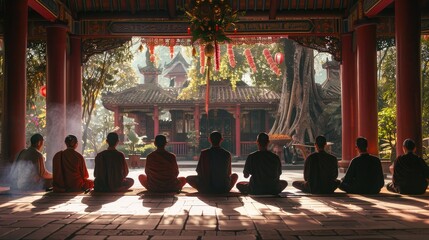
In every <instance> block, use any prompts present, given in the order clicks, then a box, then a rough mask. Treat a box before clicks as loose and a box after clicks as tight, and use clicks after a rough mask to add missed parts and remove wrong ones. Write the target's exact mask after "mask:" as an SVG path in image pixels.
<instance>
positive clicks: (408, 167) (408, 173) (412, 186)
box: [392, 152, 429, 194]
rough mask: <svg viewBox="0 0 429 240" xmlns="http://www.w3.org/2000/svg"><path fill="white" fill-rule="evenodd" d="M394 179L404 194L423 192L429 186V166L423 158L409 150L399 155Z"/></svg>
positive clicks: (395, 164) (395, 163) (394, 169)
mask: <svg viewBox="0 0 429 240" xmlns="http://www.w3.org/2000/svg"><path fill="white" fill-rule="evenodd" d="M393 166H394V167H393V177H392V181H393V183H394V185H395V186H398V188H399V192H400V193H404V194H422V193H424V192H426V188H427V187H428V182H427V179H428V178H429V176H428V166H427V165H426V163H425V162H424V161H423V159H422V158H420V157H419V156H417V155H415V154H413V153H412V152H408V153H407V154H404V155H401V156H399V157H398V158H397V159H396V160H395V162H394V165H393Z"/></svg>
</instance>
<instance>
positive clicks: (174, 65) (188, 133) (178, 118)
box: [102, 52, 280, 157]
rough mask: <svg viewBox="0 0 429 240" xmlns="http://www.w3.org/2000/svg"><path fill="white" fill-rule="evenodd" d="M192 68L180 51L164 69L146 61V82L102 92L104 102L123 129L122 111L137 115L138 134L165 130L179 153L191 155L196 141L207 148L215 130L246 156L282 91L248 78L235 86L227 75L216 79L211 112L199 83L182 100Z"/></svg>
mask: <svg viewBox="0 0 429 240" xmlns="http://www.w3.org/2000/svg"><path fill="white" fill-rule="evenodd" d="M147 59H148V58H147ZM188 67H189V63H187V62H186V60H185V59H184V58H183V56H182V54H181V53H180V52H179V53H178V54H177V55H176V56H175V57H174V59H173V60H172V61H171V62H170V63H168V64H166V65H165V67H164V70H163V71H162V73H161V72H160V70H159V69H157V68H156V67H154V66H153V63H151V62H150V61H147V65H146V67H144V68H140V69H139V70H140V73H142V74H143V75H144V79H145V82H144V84H139V85H137V86H135V87H132V88H129V89H126V90H124V91H121V92H116V93H108V94H106V95H104V96H103V97H102V101H103V105H104V106H105V107H106V108H107V109H108V110H110V111H113V112H114V114H115V126H118V127H119V128H120V129H121V130H120V132H121V133H122V134H124V131H123V130H124V126H123V116H127V117H130V118H133V119H134V122H136V123H137V125H136V127H135V131H136V133H137V134H138V135H146V136H147V137H148V139H149V140H152V139H154V137H155V136H156V135H157V134H165V135H167V136H168V139H169V148H170V150H171V151H172V152H174V153H175V154H176V155H177V156H178V157H182V156H189V155H190V154H191V149H192V148H191V146H192V145H193V144H192V143H191V142H192V141H196V143H197V144H195V145H198V146H199V149H202V148H206V147H209V146H210V144H209V142H208V136H209V134H210V132H212V131H214V130H217V131H220V132H221V133H222V134H223V136H224V142H223V144H222V146H223V147H224V148H226V149H227V150H229V151H230V152H231V153H232V154H233V155H234V156H237V157H241V156H247V154H249V153H250V152H252V151H254V150H256V144H255V139H256V136H257V134H258V133H259V132H268V131H269V130H270V128H271V126H272V124H273V122H274V114H276V112H277V108H278V104H279V101H280V94H278V93H276V92H273V91H271V90H268V89H265V88H257V87H253V86H248V85H247V84H246V83H244V82H239V83H237V86H236V88H235V90H234V89H233V88H232V86H231V85H230V83H229V81H227V80H225V81H212V82H211V83H210V108H209V109H210V110H209V113H208V116H207V113H206V112H205V110H204V107H205V86H201V87H200V89H199V91H198V93H197V95H196V96H195V97H194V98H193V99H186V100H182V99H178V96H179V94H180V92H181V90H182V89H183V88H184V87H186V86H187V69H188ZM159 74H162V75H163V76H164V77H167V78H169V79H170V84H169V87H166V88H163V87H161V86H160V84H159V83H158V76H159ZM161 116H168V117H164V118H162V117H161Z"/></svg>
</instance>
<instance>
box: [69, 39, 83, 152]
mask: <svg viewBox="0 0 429 240" xmlns="http://www.w3.org/2000/svg"><path fill="white" fill-rule="evenodd" d="M66 93H67V101H66V102H67V103H66V134H67V135H68V134H73V135H75V136H76V137H77V139H78V140H79V143H80V144H79V145H78V146H79V148H78V149H77V150H79V151H80V152H82V148H81V146H82V144H81V143H82V51H81V38H80V37H78V36H70V55H69V58H68V78H67V88H66Z"/></svg>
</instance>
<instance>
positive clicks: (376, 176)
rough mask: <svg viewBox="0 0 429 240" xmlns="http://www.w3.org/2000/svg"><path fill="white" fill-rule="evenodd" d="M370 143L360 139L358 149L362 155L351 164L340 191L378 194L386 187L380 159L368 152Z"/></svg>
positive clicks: (357, 140)
mask: <svg viewBox="0 0 429 240" xmlns="http://www.w3.org/2000/svg"><path fill="white" fill-rule="evenodd" d="M367 147H368V141H367V140H366V139H365V138H363V137H359V138H357V139H356V148H357V150H358V151H359V153H360V155H359V156H357V157H355V158H353V159H352V161H351V162H350V164H349V167H348V169H347V172H346V174H345V176H344V179H343V181H342V183H341V184H340V189H341V190H343V191H345V192H347V193H358V194H376V193H379V192H380V190H381V188H382V187H383V186H384V175H383V169H382V167H381V162H380V159H379V158H378V157H376V156H372V155H370V154H369V153H368V152H367Z"/></svg>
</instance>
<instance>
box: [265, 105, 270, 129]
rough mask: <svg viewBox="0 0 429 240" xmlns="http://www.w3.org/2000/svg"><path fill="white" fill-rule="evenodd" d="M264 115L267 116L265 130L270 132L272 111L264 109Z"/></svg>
mask: <svg viewBox="0 0 429 240" xmlns="http://www.w3.org/2000/svg"><path fill="white" fill-rule="evenodd" d="M264 117H265V132H266V133H269V132H270V130H271V129H270V112H268V111H266V110H264Z"/></svg>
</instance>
